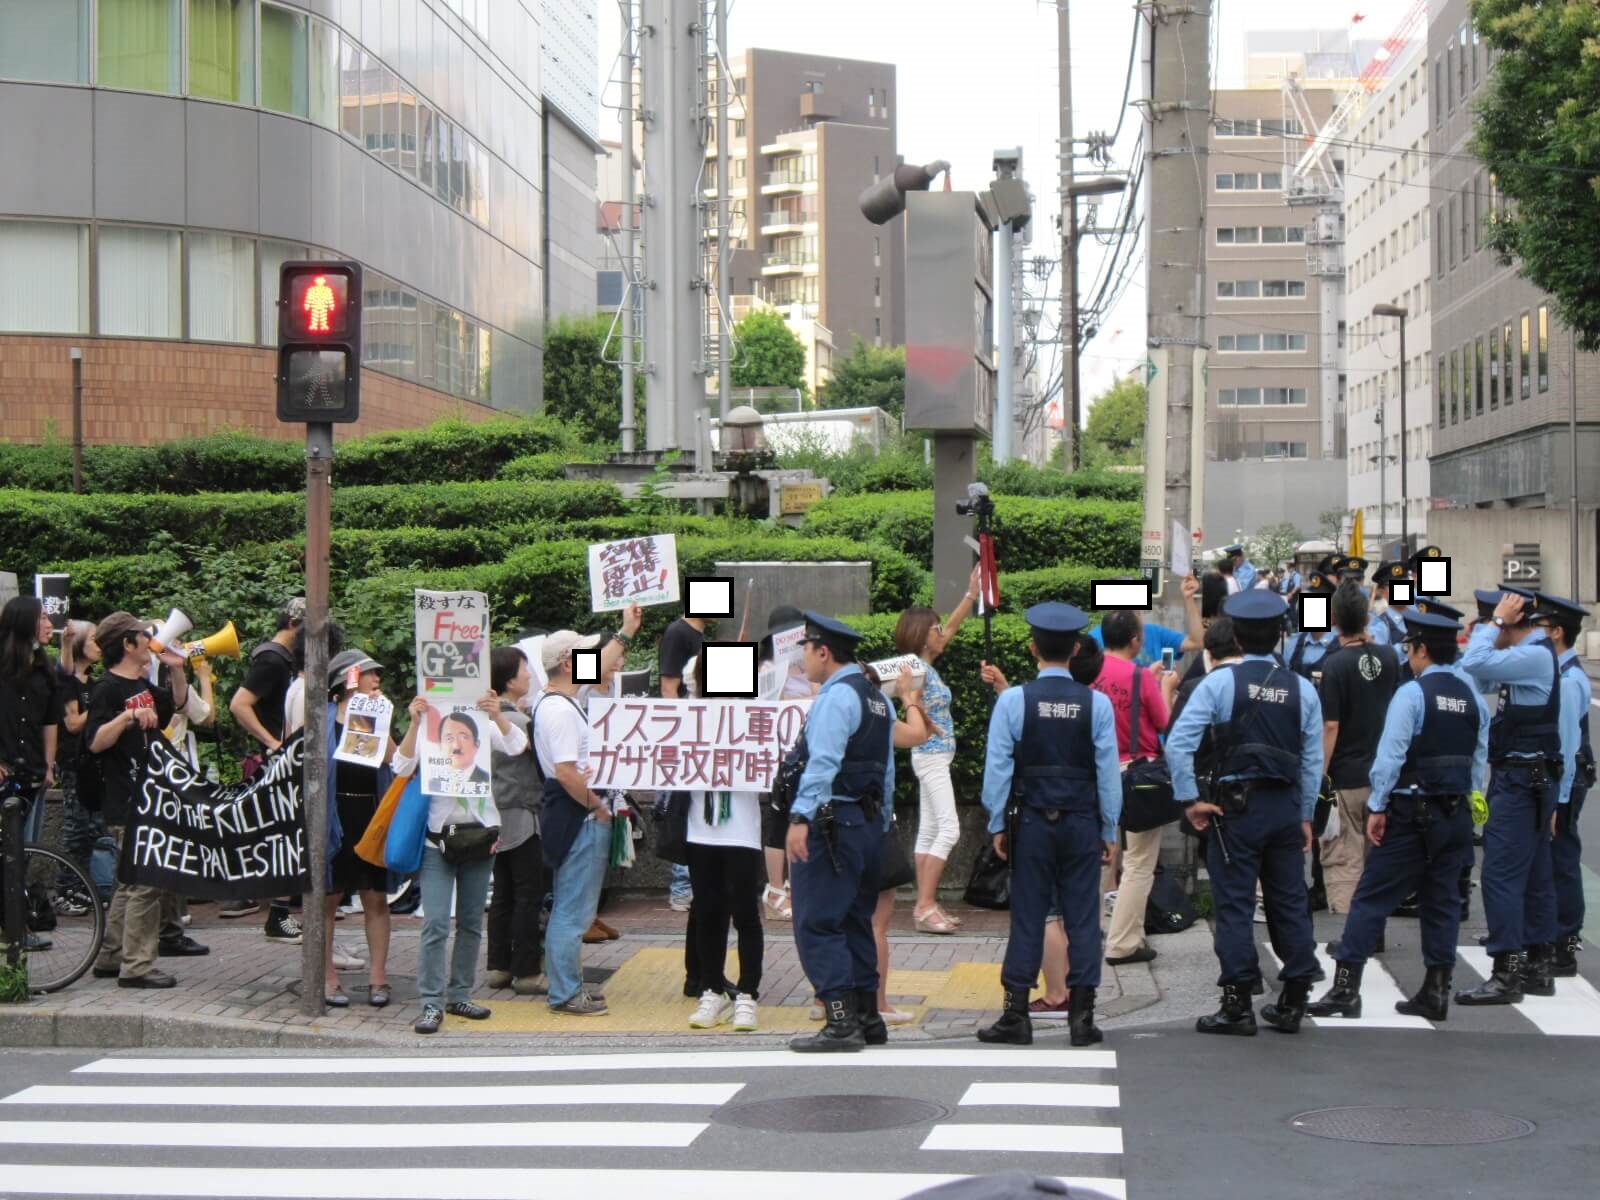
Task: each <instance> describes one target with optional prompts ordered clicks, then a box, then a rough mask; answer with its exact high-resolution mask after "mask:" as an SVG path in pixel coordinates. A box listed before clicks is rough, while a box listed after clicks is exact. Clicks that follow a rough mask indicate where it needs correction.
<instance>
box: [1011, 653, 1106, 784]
mask: <svg viewBox="0 0 1600 1200" xmlns="http://www.w3.org/2000/svg"><path fill="white" fill-rule="evenodd" d="M1094 695H1095V694H1094V693H1093V692H1092V691H1090V690H1089V689H1088V688H1086V687H1084V686H1083V684H1081V683H1078V682H1077V681H1076V680H1072V679H1065V678H1062V677H1061V676H1059V675H1047V676H1045V677H1044V678H1043V679H1035V680H1033V681H1032V682H1031V683H1025V684H1023V685H1022V740H1021V741H1019V742H1018V743H1017V746H1016V750H1015V757H1016V773H1015V775H1014V777H1013V778H1014V783H1013V785H1012V786H1013V788H1014V789H1015V790H1016V792H1017V794H1018V796H1019V797H1020V799H1021V801H1022V803H1023V804H1026V805H1028V806H1029V807H1030V808H1055V809H1063V810H1066V811H1069V812H1097V811H1098V810H1099V807H1100V799H1099V791H1098V789H1097V788H1096V779H1097V772H1096V767H1095V749H1094Z"/></svg>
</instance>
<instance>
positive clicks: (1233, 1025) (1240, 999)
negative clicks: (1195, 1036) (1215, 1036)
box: [1194, 983, 1256, 1037]
mask: <svg viewBox="0 0 1600 1200" xmlns="http://www.w3.org/2000/svg"><path fill="white" fill-rule="evenodd" d="M1194 1030H1195V1032H1196V1033H1226V1034H1231V1035H1233V1036H1234V1037H1255V1035H1256V1013H1255V1009H1253V1008H1252V1007H1250V996H1249V993H1248V991H1247V990H1246V989H1245V988H1243V987H1241V986H1240V985H1239V984H1236V983H1225V984H1223V985H1222V1007H1221V1008H1219V1009H1217V1011H1216V1012H1214V1013H1212V1014H1211V1015H1210V1016H1208V1017H1201V1018H1200V1019H1199V1020H1198V1021H1196V1022H1195V1023H1194Z"/></svg>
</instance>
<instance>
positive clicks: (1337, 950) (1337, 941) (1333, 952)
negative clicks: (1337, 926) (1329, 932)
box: [1323, 930, 1389, 962]
mask: <svg viewBox="0 0 1600 1200" xmlns="http://www.w3.org/2000/svg"><path fill="white" fill-rule="evenodd" d="M1387 932H1388V931H1387V930H1385V933H1387ZM1383 939H1384V933H1380V934H1379V935H1378V944H1377V945H1376V946H1374V947H1373V948H1372V952H1373V953H1374V954H1383V953H1385V952H1386V951H1387V950H1388V948H1389V947H1388V945H1387V943H1385V941H1384V940H1383ZM1323 948H1324V949H1325V950H1327V952H1328V957H1329V958H1331V959H1333V961H1334V962H1338V961H1339V959H1340V958H1341V957H1342V956H1343V955H1344V940H1343V939H1342V938H1334V939H1333V941H1331V942H1329V943H1328V944H1327V945H1326V946H1325V947H1323Z"/></svg>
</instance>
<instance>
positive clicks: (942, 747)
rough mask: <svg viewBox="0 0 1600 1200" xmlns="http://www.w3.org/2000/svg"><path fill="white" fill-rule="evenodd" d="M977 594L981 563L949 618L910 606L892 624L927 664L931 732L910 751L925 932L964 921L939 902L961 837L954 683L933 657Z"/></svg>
mask: <svg viewBox="0 0 1600 1200" xmlns="http://www.w3.org/2000/svg"><path fill="white" fill-rule="evenodd" d="M977 598H978V568H976V567H974V568H973V569H972V577H971V578H970V579H969V580H968V581H967V594H966V595H965V596H963V597H962V598H961V603H960V604H958V605H957V606H956V610H955V612H953V613H951V614H950V619H949V621H946V622H943V623H941V622H940V620H939V614H938V613H936V612H934V611H933V609H931V608H921V607H915V608H908V609H906V610H905V612H903V613H901V614H900V621H899V623H898V624H896V625H895V627H894V644H895V648H896V649H898V650H899V651H900V653H902V654H915V655H916V656H917V657H918V658H920V659H921V660H922V661H923V662H924V663H925V664H926V665H927V677H926V681H925V682H924V684H923V687H922V700H923V706H924V708H925V709H926V711H927V716H928V723H929V724H930V725H931V726H932V727H933V736H932V737H930V738H929V739H928V740H927V741H925V742H923V743H922V745H920V746H918V747H917V748H916V749H915V750H913V751H912V752H911V769H912V771H913V772H915V773H916V776H917V792H918V797H919V812H918V819H917V851H916V863H917V901H916V904H915V905H914V906H913V908H912V910H911V915H912V917H913V919H914V920H915V921H916V926H917V929H918V930H920V931H921V932H923V933H954V932H955V931H956V927H957V925H959V924H960V922H959V921H957V920H956V919H955V918H953V917H951V916H950V914H949V913H947V912H945V911H944V909H943V908H941V907H940V905H939V880H940V878H941V877H942V876H943V875H944V864H945V862H946V860H947V859H949V857H950V851H951V850H953V849H955V845H956V841H957V839H958V838H959V837H960V836H961V825H960V822H959V821H958V820H957V819H956V789H955V785H954V784H953V783H952V782H951V780H950V765H951V763H953V762H954V761H955V757H956V727H955V718H954V717H953V716H952V715H951V713H950V687H949V685H948V684H946V683H945V681H944V680H943V679H941V678H940V677H939V672H938V671H936V670H934V666H933V663H934V660H935V659H937V658H938V657H939V655H941V654H942V653H944V648H945V647H946V646H947V645H949V644H950V640H951V639H952V638H954V637H955V636H956V630H958V629H960V628H961V623H962V622H963V621H965V620H966V619H967V617H968V616H969V615H970V614H971V612H972V606H973V604H974V602H975V601H976V600H977Z"/></svg>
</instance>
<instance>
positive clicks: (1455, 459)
mask: <svg viewBox="0 0 1600 1200" xmlns="http://www.w3.org/2000/svg"><path fill="white" fill-rule="evenodd" d="M1430 17H1431V19H1430V22H1429V26H1428V58H1429V66H1430V76H1429V99H1430V104H1429V116H1430V122H1431V129H1430V131H1429V139H1428V148H1429V153H1430V158H1429V162H1430V166H1431V176H1430V179H1429V183H1430V186H1431V188H1432V201H1431V202H1432V207H1433V211H1432V238H1431V241H1432V273H1433V303H1432V305H1431V306H1430V311H1429V313H1428V314H1427V315H1428V318H1429V319H1430V320H1431V322H1432V327H1433V328H1432V346H1431V348H1430V351H1429V353H1430V355H1431V359H1432V365H1433V381H1434V382H1433V387H1432V391H1433V404H1434V434H1433V445H1432V449H1431V455H1432V457H1431V463H1430V466H1431V488H1432V492H1433V511H1432V512H1431V513H1430V515H1429V520H1428V536H1429V539H1430V540H1431V541H1433V542H1435V543H1437V544H1438V545H1440V546H1442V547H1444V548H1445V550H1446V552H1447V553H1448V554H1450V555H1451V557H1452V568H1453V569H1452V584H1453V586H1454V589H1455V593H1456V595H1457V596H1458V597H1459V596H1462V595H1466V594H1467V593H1468V592H1469V591H1470V589H1471V588H1472V587H1474V586H1484V585H1485V584H1488V583H1492V582H1494V581H1496V580H1499V579H1501V578H1503V577H1505V576H1511V577H1512V578H1514V579H1518V580H1521V581H1524V582H1532V581H1536V580H1537V581H1541V582H1542V586H1544V587H1546V588H1548V589H1550V590H1552V591H1555V592H1558V593H1561V594H1564V595H1572V596H1580V597H1582V598H1584V599H1586V600H1588V601H1593V600H1594V598H1595V595H1596V587H1595V548H1596V540H1597V537H1596V511H1595V510H1596V507H1597V506H1600V471H1596V470H1595V469H1594V463H1595V462H1596V461H1597V459H1600V359H1597V357H1596V356H1595V355H1590V354H1579V355H1577V356H1576V366H1577V371H1576V379H1574V373H1573V371H1572V367H1571V363H1572V356H1571V351H1572V339H1571V335H1570V334H1569V333H1568V331H1567V330H1566V329H1565V328H1563V327H1562V326H1561V324H1560V322H1559V321H1557V320H1556V317H1555V308H1554V305H1553V304H1552V303H1551V300H1550V298H1549V297H1548V296H1546V295H1544V294H1543V293H1541V292H1540V291H1539V290H1538V288H1536V287H1535V286H1534V285H1533V284H1532V283H1530V282H1528V281H1527V280H1525V279H1523V278H1521V277H1520V276H1519V275H1518V273H1517V268H1516V266H1515V264H1511V265H1507V264H1504V263H1502V262H1501V261H1500V260H1499V257H1498V256H1497V255H1496V254H1495V253H1494V252H1493V251H1491V250H1490V249H1489V247H1488V244H1487V242H1486V240H1485V238H1484V228H1485V223H1486V222H1488V221H1490V220H1491V219H1492V217H1493V215H1494V214H1495V213H1497V212H1499V211H1502V210H1503V209H1504V207H1505V204H1506V200H1505V197H1503V196H1502V195H1500V194H1499V193H1498V192H1497V190H1496V188H1495V185H1494V178H1493V176H1491V175H1490V173H1489V171H1488V170H1487V168H1485V167H1484V166H1483V164H1482V163H1480V162H1478V161H1476V160H1474V159H1473V158H1472V156H1471V148H1470V139H1471V135H1472V123H1473V103H1474V101H1475V99H1476V98H1477V96H1478V95H1479V93H1480V91H1481V89H1482V88H1483V87H1484V85H1485V84H1486V83H1487V81H1488V80H1489V78H1490V76H1491V73H1492V71H1493V61H1492V56H1491V55H1490V54H1489V52H1488V47H1487V46H1486V45H1483V44H1481V43H1480V42H1479V40H1478V38H1477V37H1476V36H1475V34H1474V32H1473V30H1472V28H1471V21H1470V13H1469V5H1468V3H1467V0H1445V2H1444V3H1441V4H1436V5H1434V7H1433V11H1432V12H1431V14H1430ZM1588 249H1589V248H1587V247H1575V248H1574V252H1575V253H1587V252H1588ZM1574 406H1576V416H1577V424H1578V463H1579V470H1578V474H1577V478H1576V490H1577V503H1578V510H1579V516H1580V520H1579V533H1580V536H1579V543H1580V555H1581V572H1580V573H1579V575H1578V576H1577V578H1576V579H1575V578H1574V575H1573V573H1572V571H1571V570H1570V569H1569V560H1570V557H1571V555H1570V553H1569V551H1568V538H1569V533H1570V524H1569V521H1570V518H1571V515H1572V509H1571V505H1570V501H1569V494H1570V492H1571V490H1572V488H1573V486H1574V480H1573V474H1572V469H1571V464H1572V441H1571V438H1570V436H1569V433H1568V422H1569V420H1570V419H1571V417H1572V414H1573V410H1574Z"/></svg>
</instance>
